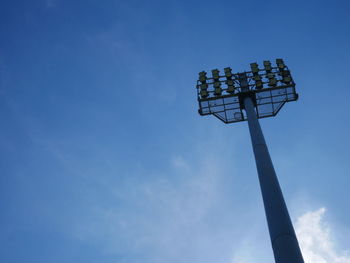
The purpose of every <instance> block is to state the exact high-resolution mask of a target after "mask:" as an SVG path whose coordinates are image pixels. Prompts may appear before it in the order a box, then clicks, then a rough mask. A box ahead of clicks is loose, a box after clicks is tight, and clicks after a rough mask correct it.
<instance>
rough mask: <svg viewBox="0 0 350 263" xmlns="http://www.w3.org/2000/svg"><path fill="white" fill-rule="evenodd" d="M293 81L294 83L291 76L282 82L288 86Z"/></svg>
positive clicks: (284, 78)
mask: <svg viewBox="0 0 350 263" xmlns="http://www.w3.org/2000/svg"><path fill="white" fill-rule="evenodd" d="M291 81H292V78H291V77H290V76H285V77H283V79H282V82H283V83H286V84H288V83H290V82H291Z"/></svg>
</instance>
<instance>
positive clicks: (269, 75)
mask: <svg viewBox="0 0 350 263" xmlns="http://www.w3.org/2000/svg"><path fill="white" fill-rule="evenodd" d="M276 64H277V67H272V66H271V62H270V61H268V60H265V61H264V62H263V66H264V68H263V69H260V68H259V65H258V64H257V63H255V62H254V63H251V64H250V68H251V72H247V73H251V75H249V74H248V78H250V79H251V80H253V81H254V84H250V85H251V86H255V88H256V89H257V90H261V89H263V88H264V84H265V83H266V84H267V85H268V86H269V87H271V88H273V87H276V86H277V85H278V82H281V83H283V84H285V85H290V84H291V83H292V78H291V75H290V71H289V70H288V69H287V67H286V65H285V64H284V62H283V60H282V59H280V58H279V59H276ZM211 73H212V78H210V83H207V81H208V77H207V73H206V72H205V71H202V72H200V73H199V85H198V86H199V95H200V97H201V98H203V99H205V98H208V97H209V91H208V87H209V84H212V85H213V87H214V91H211V92H213V93H214V95H215V96H221V95H222V93H223V91H226V92H227V93H228V94H234V93H235V91H236V90H237V88H238V86H235V83H236V82H235V80H236V79H237V74H233V73H232V69H231V68H229V67H227V68H224V73H225V76H220V71H219V70H218V69H213V70H212V71H211ZM277 76H279V77H278V78H277ZM223 77H225V78H226V80H225V81H223V80H220V79H222V78H223ZM263 78H265V79H267V81H265V82H264V81H263ZM222 83H225V84H226V85H227V88H226V89H223V88H222V87H221V85H222Z"/></svg>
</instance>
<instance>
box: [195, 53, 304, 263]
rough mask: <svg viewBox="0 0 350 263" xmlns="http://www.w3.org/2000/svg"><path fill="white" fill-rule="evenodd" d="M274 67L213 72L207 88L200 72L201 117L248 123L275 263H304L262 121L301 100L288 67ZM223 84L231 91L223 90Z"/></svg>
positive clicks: (280, 62)
mask: <svg viewBox="0 0 350 263" xmlns="http://www.w3.org/2000/svg"><path fill="white" fill-rule="evenodd" d="M276 64H277V66H273V67H272V66H271V62H270V61H268V60H266V61H264V63H263V65H264V68H261V69H259V67H258V64H257V63H255V62H254V63H251V64H250V68H251V71H244V72H241V73H232V70H231V69H230V68H225V69H224V71H225V76H220V75H219V70H217V69H214V70H212V77H210V78H209V79H208V84H207V83H206V82H205V80H206V79H207V78H206V75H205V72H201V73H200V79H199V80H198V81H197V85H196V88H197V98H198V103H199V110H198V112H199V114H200V115H203V116H204V115H214V116H215V117H216V118H218V119H219V120H221V121H223V122H224V123H235V122H241V121H248V127H249V131H250V138H251V142H252V146H253V151H254V156H255V163H256V168H257V172H258V176H259V183H260V189H261V193H262V197H263V202H264V208H265V214H266V219H267V223H268V229H269V233H270V239H271V245H272V249H273V253H274V257H275V262H276V263H304V260H303V256H302V254H301V250H300V248H299V244H298V240H297V237H296V235H295V231H294V228H293V224H292V221H291V219H290V216H289V213H288V209H287V207H286V202H285V201H284V198H283V194H282V191H281V187H280V185H279V182H278V178H277V175H276V172H275V170H274V167H273V163H272V160H271V157H270V154H269V151H268V147H267V145H266V141H265V139H264V135H263V133H262V130H261V127H260V124H259V120H258V119H260V118H266V117H272V116H276V115H277V114H278V112H280V110H281V108H282V107H283V106H284V105H285V104H286V103H287V102H290V101H296V100H297V99H298V94H297V93H296V91H295V83H294V81H293V79H292V77H291V75H290V71H289V70H288V67H286V65H285V64H284V62H283V60H282V59H276ZM224 77H226V79H225V80H224ZM202 80H203V81H204V82H203V81H202ZM222 83H225V84H226V85H227V86H226V85H225V87H224V88H221V84H222ZM248 227H249V226H248Z"/></svg>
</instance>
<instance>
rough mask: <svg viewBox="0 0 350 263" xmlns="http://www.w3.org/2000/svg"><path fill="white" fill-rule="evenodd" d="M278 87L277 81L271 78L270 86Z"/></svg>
mask: <svg viewBox="0 0 350 263" xmlns="http://www.w3.org/2000/svg"><path fill="white" fill-rule="evenodd" d="M276 85H277V79H275V78H270V79H269V86H272V87H274V86H276Z"/></svg>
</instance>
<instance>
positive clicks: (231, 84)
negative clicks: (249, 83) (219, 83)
mask: <svg viewBox="0 0 350 263" xmlns="http://www.w3.org/2000/svg"><path fill="white" fill-rule="evenodd" d="M226 84H227V89H226V91H227V92H228V93H230V94H232V93H234V92H235V83H234V81H233V80H232V79H228V80H226Z"/></svg>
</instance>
